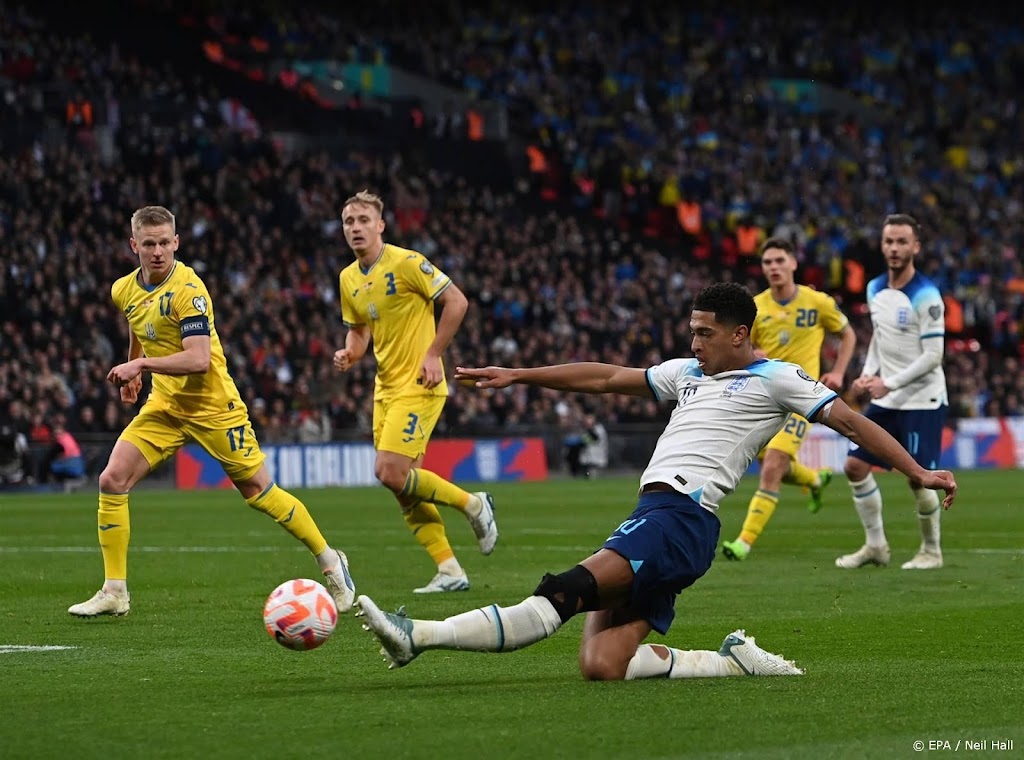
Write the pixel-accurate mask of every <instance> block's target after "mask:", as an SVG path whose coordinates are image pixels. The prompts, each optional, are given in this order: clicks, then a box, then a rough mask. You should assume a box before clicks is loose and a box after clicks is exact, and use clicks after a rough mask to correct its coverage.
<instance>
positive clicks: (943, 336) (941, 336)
mask: <svg viewBox="0 0 1024 760" xmlns="http://www.w3.org/2000/svg"><path fill="white" fill-rule="evenodd" d="M945 337H946V333H944V332H940V333H928V334H927V335H922V336H921V340H924V339H925V338H945Z"/></svg>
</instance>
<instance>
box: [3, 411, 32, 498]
mask: <svg viewBox="0 0 1024 760" xmlns="http://www.w3.org/2000/svg"><path fill="white" fill-rule="evenodd" d="M27 452H28V440H27V439H26V438H25V434H24V433H20V432H18V430H17V428H15V427H14V425H12V424H10V423H5V424H3V425H0V486H16V485H20V484H21V483H22V482H24V480H25V477H26V476H25V457H26V454H27Z"/></svg>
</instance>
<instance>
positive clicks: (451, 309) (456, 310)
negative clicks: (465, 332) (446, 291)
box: [427, 300, 468, 356]
mask: <svg viewBox="0 0 1024 760" xmlns="http://www.w3.org/2000/svg"><path fill="white" fill-rule="evenodd" d="M467 307H468V303H467V302H466V301H465V300H462V301H461V302H460V303H452V302H448V303H446V304H445V305H444V308H443V309H441V318H440V319H438V320H437V332H436V334H435V335H434V340H433V341H432V342H431V344H430V347H429V348H428V349H427V354H428V355H429V356H440V355H441V354H443V353H444V352H445V349H447V348H448V344H449V343H451V342H452V338H454V337H455V333H456V331H458V329H459V325H461V324H462V320H463V318H465V316H466V309H467Z"/></svg>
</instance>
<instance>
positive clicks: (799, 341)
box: [750, 285, 849, 379]
mask: <svg viewBox="0 0 1024 760" xmlns="http://www.w3.org/2000/svg"><path fill="white" fill-rule="evenodd" d="M754 303H755V304H757V317H756V318H755V319H754V329H753V331H752V332H751V336H750V338H751V341H752V342H753V343H754V345H755V346H757V347H758V348H760V349H761V350H762V351H764V352H765V354H767V356H768V358H769V359H781V360H782V361H786V362H793V363H794V364H799V365H800V366H801V367H803V368H804V371H805V372H807V374H809V375H810V376H811V377H813V378H815V379H817V378H818V377H819V376H820V374H821V344H822V343H824V342H825V333H826V332H830V333H837V332H841V331H842V329H843V328H844V327H846V325H847V324H849V321H848V320H847V319H846V315H845V314H843V312H841V311H840V310H839V307H838V306H837V305H836V302H835V299H834V298H832V296H830V295H828V294H827V293H820V292H818V291H817V290H814V289H813V288H809V287H807V286H806V285H797V290H796V295H795V296H793V297H792V298H791V299H789V300H788V301H787V302H786V303H779V302H778V301H776V300H775V299H774V298H772V291H771V289H770V288H769V289H768V290H765V291H762V292H761V293H758V294H757V295H756V296H754Z"/></svg>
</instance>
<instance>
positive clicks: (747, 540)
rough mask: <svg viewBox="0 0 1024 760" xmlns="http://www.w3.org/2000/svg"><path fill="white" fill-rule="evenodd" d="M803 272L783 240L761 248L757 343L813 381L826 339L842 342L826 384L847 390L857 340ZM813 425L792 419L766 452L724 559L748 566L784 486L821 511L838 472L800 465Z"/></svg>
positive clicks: (825, 377) (754, 334)
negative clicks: (799, 275)
mask: <svg viewBox="0 0 1024 760" xmlns="http://www.w3.org/2000/svg"><path fill="white" fill-rule="evenodd" d="M796 267H797V260H796V254H795V252H794V249H793V245H792V244H791V243H790V242H789V241H788V240H785V239H782V238H769V239H768V240H766V241H765V242H764V243H763V244H762V246H761V269H762V271H763V272H764V275H765V278H767V280H768V289H767V290H764V291H762V292H761V293H759V294H758V295H757V296H756V297H755V298H754V302H755V303H756V304H757V320H756V321H755V322H754V329H753V331H752V332H751V342H752V343H754V345H755V346H757V348H758V349H759V350H760V351H761V352H763V354H764V355H765V356H767V357H768V358H770V359H780V360H782V361H786V362H792V363H793V364H798V365H800V366H801V367H802V368H803V371H804V372H806V373H807V374H808V375H809V376H810V377H811V378H817V377H818V375H819V373H820V372H821V345H822V343H824V341H825V333H833V334H837V335H838V336H839V341H840V342H839V352H838V355H837V356H836V361H835V365H834V366H833V367H832V370H831V371H830V372H826V373H825V374H824V375H821V377H820V381H821V384H822V385H824V386H826V387H827V388H830V389H832V390H834V391H839V390H842V387H843V377H844V376H845V374H846V368H847V366H848V365H849V363H850V359H851V358H852V357H853V349H854V347H855V346H856V343H857V336H856V335H855V334H854V332H853V328H852V327H850V323H849V321H848V320H847V319H846V315H844V314H843V312H841V311H840V310H839V307H838V306H836V302H835V299H833V298H832V297H831V296H829V295H827V294H825V293H819V292H818V291H816V290H813V289H811V288H809V287H807V286H806V285H797V284H796V280H795V277H794V276H795V274H796ZM809 428H810V423H809V422H808V421H807V420H806V419H804V418H803V417H801V416H800V415H799V414H791V415H789V417H788V418H787V419H786V424H785V425H784V426H783V427H782V429H781V430H780V431H779V432H778V434H777V435H776V436H775V437H774V438H772V439H771V440H770V441H769V442H768V445H767V446H765V448H764V450H763V451H762V452H761V455H760V459H761V482H760V483H759V484H758V488H757V491H756V492H755V493H754V497H753V498H752V499H751V500H750V504H749V506H748V507H747V517H746V519H745V520H744V521H743V529H742V531H741V532H740V535H739V538H737V539H736V540H735V541H724V542H723V543H722V554H724V555H725V556H726V557H728V558H729V559H734V560H743V559H746V558H747V556H748V555H749V554H750V550H751V548H752V547H753V545H754V542H756V541H757V539H758V537H760V535H761V532H762V531H763V530H764V527H765V525H767V524H768V521H769V520H770V519H771V516H772V513H774V512H775V507H776V506H778V503H779V490H780V487H781V484H782V483H783V482H785V483H791V484H793V485H799V486H802V487H804V488H807V489H809V490H810V492H811V500H810V503H809V504H808V505H807V508H808V509H809V510H810V511H811V512H817V511H818V510H819V509H821V503H822V502H821V499H822V490H823V489H824V488H825V486H827V485H828V484H829V483H830V482H831V481H832V470H830V469H828V468H824V469H821V470H818V471H814V470H812V469H811V468H810V467H807V466H806V465H803V464H801V463H800V462H799V461H797V458H796V456H797V452H798V451H799V450H800V447H801V446H802V445H803V442H804V439H805V438H806V437H807V432H808V430H809Z"/></svg>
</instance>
